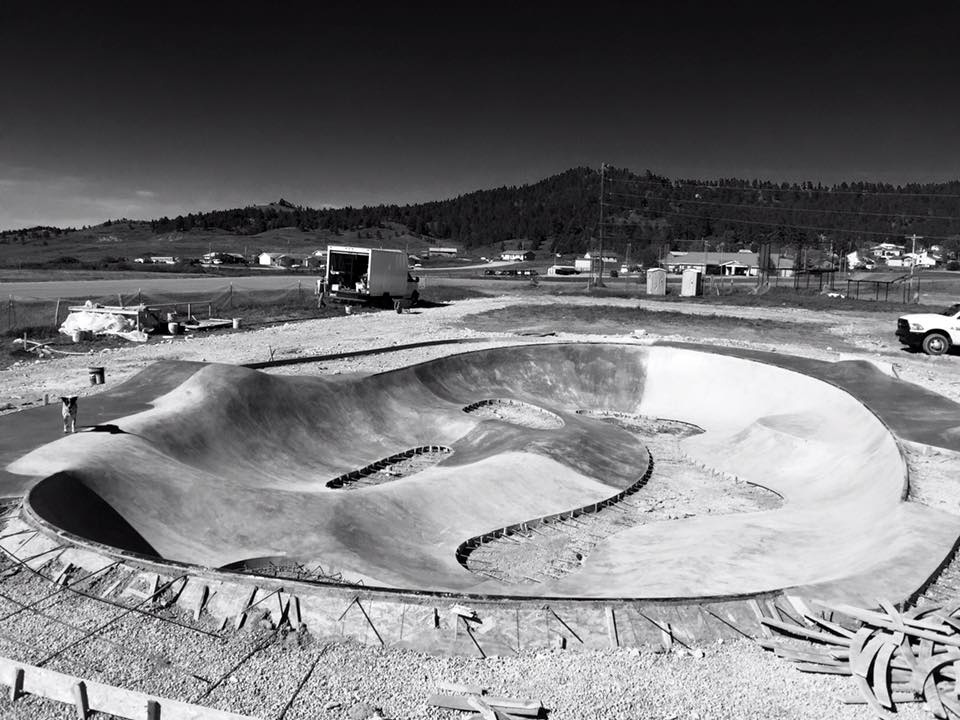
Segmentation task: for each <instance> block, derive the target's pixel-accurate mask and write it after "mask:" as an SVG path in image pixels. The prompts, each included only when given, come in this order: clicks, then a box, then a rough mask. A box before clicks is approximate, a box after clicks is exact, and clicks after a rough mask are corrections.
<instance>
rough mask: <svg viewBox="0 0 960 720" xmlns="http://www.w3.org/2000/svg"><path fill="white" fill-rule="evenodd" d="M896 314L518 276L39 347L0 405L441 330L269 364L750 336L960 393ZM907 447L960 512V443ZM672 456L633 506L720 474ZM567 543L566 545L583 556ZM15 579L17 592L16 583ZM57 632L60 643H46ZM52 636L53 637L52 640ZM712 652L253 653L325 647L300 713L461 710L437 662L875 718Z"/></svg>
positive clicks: (634, 702) (385, 362)
mask: <svg viewBox="0 0 960 720" xmlns="http://www.w3.org/2000/svg"><path fill="white" fill-rule="evenodd" d="M895 326H896V315H895V314H890V315H887V314H882V313H858V314H853V313H848V312H844V311H842V310H840V309H838V310H829V311H824V310H804V309H798V308H791V307H750V306H742V305H741V306H729V307H725V306H722V305H717V304H710V305H701V304H697V303H671V304H669V305H666V306H665V305H663V304H660V303H657V302H654V301H646V300H639V301H638V300H633V299H631V300H617V299H602V300H600V299H592V298H587V297H570V296H566V297H556V296H550V295H542V296H538V295H533V294H531V293H529V292H524V293H521V294H517V295H503V296H500V297H492V298H478V299H470V300H463V301H457V302H452V303H449V304H446V305H443V306H439V307H433V308H427V309H418V310H414V311H413V312H409V313H403V314H399V315H398V314H396V313H393V312H382V313H370V314H362V315H349V316H348V315H342V316H337V317H331V318H326V319H318V320H309V321H303V322H296V323H288V324H281V325H275V326H271V327H267V328H262V329H256V330H239V331H231V332H223V333H218V334H216V335H207V336H202V335H198V336H188V337H186V338H177V339H172V340H156V341H154V340H151V341H150V342H148V343H146V344H143V345H133V344H131V345H128V346H124V347H119V348H105V349H103V350H102V351H99V350H95V351H93V352H90V353H85V354H80V355H70V356H60V357H56V358H53V359H44V360H36V361H34V360H31V359H27V360H24V361H21V362H19V363H17V364H15V365H13V366H12V367H10V368H8V369H6V370H2V371H0V409H3V411H4V412H15V411H17V410H20V409H24V408H27V407H31V406H34V405H36V404H38V403H42V402H43V397H44V395H45V394H46V395H48V396H50V397H53V398H55V397H56V396H58V395H61V394H78V395H80V396H81V400H80V417H79V423H80V424H81V425H82V424H83V421H84V415H83V397H84V396H89V395H91V394H93V393H97V392H101V391H103V390H104V389H109V388H111V387H113V386H115V385H116V384H118V383H120V382H122V381H123V380H125V379H127V378H129V377H131V376H132V375H134V374H135V373H137V372H139V371H141V370H143V369H144V368H147V367H148V366H149V365H150V364H151V363H153V362H156V361H158V360H164V359H176V360H200V361H207V362H226V363H247V362H258V361H265V360H269V359H271V358H274V359H281V358H294V357H307V356H315V355H326V354H333V353H344V352H348V351H355V350H363V349H370V348H376V347H384V346H392V345H403V344H407V343H413V342H418V341H435V340H444V339H451V340H468V341H472V342H471V343H470V344H468V345H441V346H433V347H419V348H414V349H408V350H402V351H398V352H394V353H388V354H382V355H371V356H367V357H355V358H344V359H335V360H325V361H319V362H308V363H305V364H297V365H289V366H283V367H277V368H273V369H271V370H269V372H271V373H275V374H340V373H349V372H360V373H374V372H380V371H383V370H388V369H391V368H395V367H400V366H404V365H407V364H411V363H415V362H421V361H425V360H428V359H431V358H435V357H438V356H442V355H445V354H449V353H454V352H461V351H464V350H472V349H480V348H482V347H488V346H498V345H505V344H516V343H528V342H555V341H557V340H591V341H598V340H613V341H617V340H629V341H631V342H637V341H639V342H645V341H648V340H655V339H669V340H677V341H691V342H702V343H707V344H713V345H721V346H736V347H744V348H754V349H758V350H767V351H774V352H781V353H788V354H793V355H801V356H806V357H811V358H817V359H822V360H841V359H860V360H868V361H871V362H873V363H875V364H876V365H877V366H878V367H879V368H881V369H882V370H883V371H885V372H888V373H891V374H894V375H896V376H898V377H900V378H901V379H903V380H905V381H908V382H912V383H916V384H918V385H920V386H923V387H925V388H927V389H929V390H933V391H935V392H937V393H940V394H942V395H944V396H947V397H949V398H951V399H953V400H957V401H960V356H957V355H947V356H943V357H938V358H931V357H927V356H925V355H919V354H913V353H909V352H906V351H904V350H902V349H901V347H900V346H899V344H898V342H897V339H896V338H895V337H894V334H893V333H894V330H895ZM90 366H104V367H105V368H106V377H107V384H106V385H104V386H90V385H89V384H88V372H87V368H88V367H90ZM659 452H660V453H661V457H662V458H663V459H664V460H666V459H667V457H669V456H668V454H667V450H666V449H660V450H659ZM907 457H908V461H909V463H910V469H911V472H912V474H913V482H914V488H915V496H914V497H913V499H915V500H916V501H918V502H924V503H927V504H930V505H932V506H934V507H938V508H941V509H944V510H946V511H948V512H958V509H960V488H958V487H957V485H956V483H955V481H954V478H953V475H954V472H953V469H954V468H956V464H955V461H956V460H957V457H956V454H955V453H947V452H942V451H937V452H933V451H931V450H929V449H928V448H926V446H910V447H908V448H907ZM671 459H673V460H675V462H676V463H677V476H678V477H680V478H684V479H685V480H684V483H683V484H678V485H676V486H674V487H666V486H664V487H662V488H659V489H658V488H656V487H651V488H650V491H651V492H652V493H654V495H652V496H651V497H652V500H651V501H650V503H647V504H641V503H640V502H639V498H640V497H641V496H642V493H641V494H640V495H637V496H634V497H635V498H637V500H635V501H633V502H636V507H633V508H629V511H630V512H631V513H636V514H637V515H639V514H641V513H642V514H651V515H658V516H664V517H666V516H669V515H675V514H678V513H683V512H687V510H686V509H685V506H686V505H687V504H688V503H686V502H685V501H684V497H685V496H688V495H692V494H697V493H699V492H701V491H702V490H703V487H704V486H705V484H706V483H708V482H709V478H707V477H704V476H702V475H699V474H696V473H693V472H692V471H690V470H689V469H688V468H685V467H684V466H683V464H682V458H679V457H678V458H671ZM718 482H719V483H720V484H718V485H717V486H716V488H715V490H716V492H715V494H714V495H713V496H712V497H713V498H714V499H716V500H717V502H720V499H721V497H722V498H723V501H724V502H725V503H726V505H723V506H720V507H718V508H717V509H716V511H719V512H739V511H743V510H744V509H748V508H762V507H765V506H767V504H768V503H770V502H775V501H776V500H775V499H771V498H769V497H766V496H765V495H764V494H763V493H756V492H754V491H752V490H751V489H750V488H742V487H735V486H733V484H732V483H730V482H726V483H725V484H724V483H722V482H721V481H718ZM651 503H652V504H651ZM598 522H600V523H601V524H603V523H610V528H609V529H610V530H613V529H615V524H618V523H619V522H622V519H621V520H616V521H615V520H612V519H601V520H599V521H598ZM607 530H608V528H606V527H600V526H598V527H597V528H592V529H591V532H595V533H596V534H597V535H601V534H603V533H604V532H606V531H607ZM575 539H576V538H570V537H569V536H564V537H558V538H557V539H556V540H557V542H558V543H560V544H561V545H563V548H564V549H565V551H566V550H571V551H572V552H579V550H576V551H573V548H576V547H579V546H578V545H576V543H575V542H574V540H575ZM572 552H571V559H573V560H575V557H576V556H575V554H572ZM510 569H512V570H513V571H514V572H515V573H516V574H517V575H525V574H527V571H528V570H529V571H531V572H538V571H543V570H545V569H548V568H547V567H546V565H544V564H543V563H542V562H541V560H540V559H539V557H532V556H531V557H529V558H525V559H524V562H523V563H520V564H519V565H518V566H516V567H513V568H510ZM551 572H552V570H551ZM517 579H520V578H517ZM958 582H960V581H958ZM6 587H7V583H6V582H5V583H4V584H3V585H0V588H6ZM8 590H10V591H11V592H12V591H13V589H12V588H8ZM30 590H31V592H41V591H42V589H33V588H31V589H30ZM24 593H26V589H25V590H24ZM13 607H14V608H15V607H16V606H13ZM84 612H85V611H84ZM96 613H97V610H96V609H94V610H91V611H90V616H89V618H87V616H86V615H85V614H83V612H80V611H77V612H75V613H74V615H76V618H75V619H76V621H77V622H80V619H83V620H84V621H86V620H89V622H90V623H95V622H97V617H98V616H97V614H96ZM158 632H159V631H158ZM25 641H26V640H25ZM59 642H62V640H59ZM157 642H160V641H157ZM163 642H166V640H164V641H163ZM161 645H162V643H161ZM228 645H229V648H230V649H231V653H234V654H235V653H236V652H240V651H241V650H242V649H243V647H245V646H243V645H242V642H241V640H237V641H235V642H231V643H229V644H228ZM174 646H176V647H174ZM50 647H55V645H54V644H53V642H52V641H51V644H50ZM158 647H159V645H158ZM178 647H179V648H181V649H182V648H183V644H182V643H180V644H179V645H178V644H177V643H173V645H172V646H171V649H170V651H169V655H170V657H171V658H174V661H175V662H179V663H181V664H183V663H184V662H186V660H187V659H188V658H187V657H186V656H183V657H181V655H182V653H181V651H180V650H178V649H177V648H178ZM21 649H22V648H20V649H18V647H15V646H10V647H9V648H7V649H6V650H5V652H6V653H8V654H10V655H12V656H17V655H18V653H19V652H20V651H21ZM42 649H46V645H44V648H42ZM705 650H706V653H705V656H704V655H703V654H702V653H701V654H700V655H694V656H689V655H684V654H683V653H680V654H669V655H661V654H656V655H655V654H652V653H649V654H648V653H646V652H641V653H639V654H637V651H634V650H618V651H610V652H605V653H559V652H543V653H537V654H533V655H523V656H518V657H515V658H499V657H491V658H486V659H478V658H427V657H424V656H421V655H418V654H414V653H409V652H405V651H398V650H391V649H380V648H369V647H365V646H360V645H357V644H354V643H349V642H337V643H335V644H331V645H327V644H325V643H318V644H317V645H315V646H314V647H313V649H312V650H306V651H304V650H302V649H290V648H288V647H284V646H281V645H280V644H277V645H275V646H274V645H271V646H269V647H268V648H267V650H265V651H264V652H263V654H262V656H257V657H256V658H255V660H254V661H251V662H250V664H249V665H248V666H245V668H246V670H248V671H249V672H251V673H252V672H257V673H260V674H261V675H260V676H259V677H262V678H268V677H270V676H271V674H275V673H276V672H277V668H278V667H281V666H282V667H283V668H284V669H283V670H282V672H283V673H284V680H285V681H287V680H290V678H297V677H300V676H301V674H302V673H303V672H305V670H304V668H306V667H308V666H309V663H311V662H314V660H315V659H316V656H318V655H319V654H320V653H321V652H322V653H324V655H323V658H322V659H321V660H319V661H318V662H319V665H315V667H316V668H317V670H316V673H315V674H314V676H313V678H314V679H313V680H311V682H310V684H309V685H308V686H307V687H306V688H305V690H304V697H303V703H302V704H301V703H299V702H298V706H297V707H296V708H293V709H291V712H290V713H289V714H288V717H298V718H299V717H304V718H306V717H310V718H319V717H324V718H343V717H348V716H349V717H352V716H353V715H348V711H350V710H352V708H353V707H355V706H356V705H357V704H358V703H359V702H360V701H361V700H363V701H365V702H370V703H372V704H374V705H376V706H381V707H383V708H384V710H385V713H386V714H387V716H388V717H395V718H401V717H422V718H447V717H453V715H452V714H451V713H448V712H441V711H436V710H431V709H429V708H427V706H426V705H425V700H424V699H425V697H426V695H427V694H429V692H431V691H432V684H431V679H433V678H442V679H445V680H448V681H457V682H468V683H480V684H483V685H485V686H489V687H493V688H495V689H496V690H497V691H498V692H500V693H502V694H507V695H514V696H524V695H533V696H536V697H538V698H540V699H542V700H543V701H544V702H545V703H546V704H547V705H548V706H549V707H552V708H553V710H554V712H552V713H551V715H550V717H552V718H583V717H598V718H611V719H612V718H639V717H649V718H662V719H663V720H667V718H673V719H676V718H680V717H684V718H761V717H763V718H770V717H778V718H811V719H812V718H823V717H835V718H856V719H859V720H866V719H867V718H870V717H872V715H871V713H870V711H869V710H868V709H867V708H866V706H862V705H843V704H841V703H840V700H839V698H840V697H841V696H842V695H848V696H849V695H856V689H855V686H854V685H853V683H852V681H850V680H849V678H839V677H829V676H816V675H809V674H804V673H800V672H798V671H796V670H795V668H793V667H792V666H790V665H789V664H787V663H784V662H782V661H779V660H777V659H776V658H774V657H773V656H771V655H769V654H765V653H763V652H762V651H761V650H760V649H759V648H758V647H757V646H756V645H755V644H752V643H750V642H748V641H743V642H738V643H730V644H727V645H723V646H716V647H710V648H705ZM187 652H193V649H192V648H187ZM178 653H180V654H179V655H178ZM228 655H229V656H230V657H232V655H230V653H225V654H224V655H223V657H222V658H220V657H219V656H218V658H217V660H216V662H217V663H218V665H217V667H218V668H219V667H220V665H223V666H225V667H228V666H229V665H230V662H229V657H228ZM109 657H110V654H109V653H104V654H103V655H102V656H100V657H99V658H98V659H97V660H96V663H94V664H95V665H96V664H97V663H99V664H100V665H102V666H104V670H103V677H104V679H105V680H107V681H110V682H117V683H118V684H122V682H123V681H122V679H119V678H120V675H117V678H118V679H115V678H114V674H113V673H114V669H113V666H114V665H116V666H117V668H118V669H117V670H116V672H118V673H119V672H120V669H122V668H121V665H122V663H121V660H122V658H117V662H112V661H110V660H109ZM284 658H288V660H284ZM261 660H262V662H261ZM90 662H92V661H90ZM85 663H86V664H85ZM284 663H286V664H284ZM89 664H90V663H89V662H87V661H86V660H84V659H83V658H80V659H78V660H76V664H70V665H69V667H65V669H67V670H69V671H71V672H75V673H77V674H83V673H84V672H87V671H88V670H89V668H87V665H89ZM293 665H295V666H296V667H293ZM171 667H172V666H171ZM191 682H193V681H191ZM231 682H232V681H231ZM288 684H289V683H288ZM268 685H270V687H266V685H265V686H264V689H262V690H258V692H262V697H260V698H258V699H252V700H249V702H247V701H246V700H243V696H242V694H241V692H240V690H241V689H242V688H244V687H247V685H246V684H244V683H239V684H236V685H233V684H230V685H227V684H224V685H223V686H222V687H223V688H230V692H231V694H230V696H229V698H225V699H222V700H220V699H218V698H216V697H214V696H213V695H211V696H210V699H211V700H213V701H215V704H217V705H221V704H224V706H225V705H229V706H230V707H231V708H236V709H238V710H242V711H244V712H247V713H252V714H259V715H260V716H262V717H274V716H276V710H277V708H278V707H280V706H282V701H283V700H285V699H286V697H288V696H289V693H288V694H287V695H285V696H283V697H282V698H280V699H279V700H278V699H277V698H278V697H279V696H278V695H277V692H278V691H277V690H276V688H274V689H271V688H272V687H273V685H272V684H269V683H268ZM314 686H316V687H314ZM160 689H161V690H162V691H163V692H164V693H166V694H169V695H176V694H177V692H178V690H177V684H176V683H175V682H173V681H171V682H170V684H169V685H166V684H165V685H164V686H163V687H162V688H160ZM189 695H190V693H186V695H185V699H189ZM227 700H229V702H227ZM241 700H243V701H241ZM68 710H69V708H66V707H65V706H57V705H55V704H51V703H47V702H40V701H36V700H35V699H29V700H28V701H26V702H25V703H22V704H20V705H18V706H17V707H14V706H12V705H11V704H9V703H8V702H7V701H6V700H5V699H4V700H0V714H2V715H3V716H4V717H11V718H27V717H29V718H47V717H50V718H53V717H66V713H67V711H68ZM900 715H902V716H903V717H906V718H920V717H928V716H929V715H928V714H927V713H926V712H925V711H924V710H923V708H922V707H920V706H917V705H913V706H905V707H903V710H902V712H901V713H900ZM356 716H357V717H359V716H360V715H359V714H357V715H356Z"/></svg>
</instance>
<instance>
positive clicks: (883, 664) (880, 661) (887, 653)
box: [872, 644, 897, 710]
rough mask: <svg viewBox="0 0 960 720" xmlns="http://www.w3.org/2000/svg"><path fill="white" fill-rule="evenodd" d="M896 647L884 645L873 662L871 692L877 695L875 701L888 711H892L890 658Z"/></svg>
mask: <svg viewBox="0 0 960 720" xmlns="http://www.w3.org/2000/svg"><path fill="white" fill-rule="evenodd" d="M896 649H897V648H896V646H894V645H890V644H885V645H884V646H883V647H881V648H880V652H878V653H877V657H876V660H874V661H873V676H872V679H873V682H872V686H873V691H874V692H875V693H876V695H877V700H879V701H880V704H881V705H883V707H885V708H887V709H888V710H893V709H894V708H893V700H892V699H891V698H890V684H889V683H890V679H889V678H890V675H889V673H890V658H891V657H892V656H893V651H894V650H896Z"/></svg>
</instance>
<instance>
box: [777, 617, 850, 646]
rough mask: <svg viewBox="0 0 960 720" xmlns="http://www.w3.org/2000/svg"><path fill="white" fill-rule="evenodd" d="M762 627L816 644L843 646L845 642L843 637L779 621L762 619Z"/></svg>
mask: <svg viewBox="0 0 960 720" xmlns="http://www.w3.org/2000/svg"><path fill="white" fill-rule="evenodd" d="M760 622H761V623H763V624H764V625H766V626H768V627H771V628H773V629H774V630H779V631H780V632H782V633H783V634H785V635H791V636H793V637H798V638H803V639H804V640H813V641H816V642H822V643H827V644H828V645H845V644H846V640H845V638H843V637H838V636H837V635H832V634H827V633H822V632H818V631H816V630H811V629H810V628H808V627H806V626H804V625H795V624H793V623H786V622H782V621H780V620H774V619H773V618H764V619H763V620H761V621H760Z"/></svg>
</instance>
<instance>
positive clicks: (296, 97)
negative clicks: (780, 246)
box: [0, 0, 960, 228]
mask: <svg viewBox="0 0 960 720" xmlns="http://www.w3.org/2000/svg"><path fill="white" fill-rule="evenodd" d="M645 5H648V4H647V3H624V4H616V3H606V2H586V3H581V4H579V5H570V4H559V3H556V4H553V3H551V4H548V3H542V4H541V3H520V2H515V3H509V4H508V3H496V2H473V3H454V2H446V3H439V2H437V3H416V2H414V3H401V2H395V3H392V4H390V5H385V6H383V7H380V6H379V5H378V4H366V3H363V2H354V3H342V4H338V3H332V2H329V3H328V2H315V3H286V4H281V3H266V2H264V3H262V4H257V3H251V2H242V1H240V0H237V1H234V2H223V3H218V2H199V1H198V2H192V3H180V2H157V3H150V4H147V3H135V2H122V3H121V2H96V1H93V2H66V1H64V2H36V1H35V0H5V2H3V3H2V4H0V228H10V227H21V226H29V225H35V224H57V225H64V224H74V225H79V224H88V223H90V224H92V223H97V222H101V221H103V220H104V219H106V218H117V217H121V216H124V217H134V218H149V217H156V216H160V215H164V214H167V215H174V214H177V213H179V212H184V211H189V210H199V209H214V208H222V207H227V206H238V205H245V204H252V203H259V202H268V201H270V200H275V199H277V198H279V197H281V196H282V197H284V198H286V199H287V200H290V201H292V202H295V203H299V204H304V205H310V206H315V207H319V206H322V205H345V204H353V205H360V204H375V203H381V202H397V203H405V202H416V201H420V200H431V199H438V198H442V197H448V196H451V195H456V194H459V193H463V192H469V191H471V190H475V189H479V188H483V187H494V186H498V185H503V184H516V183H522V182H529V181H535V180H537V179H540V178H542V177H545V176H547V175H550V174H552V173H555V172H559V171H562V170H564V169H567V168H569V167H572V166H576V165H589V166H592V167H599V165H600V163H601V162H607V163H609V164H613V165H616V166H618V167H629V168H631V169H633V170H638V171H642V170H644V169H650V170H652V171H654V172H658V173H662V174H665V175H668V176H670V177H685V178H687V177H698V178H716V177H741V178H753V177H760V178H766V179H772V180H807V179H809V180H813V181H823V182H834V181H840V180H862V179H866V180H882V181H889V182H897V183H902V182H907V181H911V180H919V181H926V180H946V179H956V178H958V177H960V9H958V5H960V4H958V3H955V2H942V3H940V4H939V5H938V6H937V7H936V9H924V8H923V6H922V5H921V4H919V3H901V4H900V5H899V6H892V7H894V8H895V12H891V13H889V14H885V13H884V12H882V11H881V8H883V7H887V6H886V5H885V4H880V3H870V4H867V3H853V2H848V3H840V2H835V3H818V2H809V1H805V2H792V3H788V2H779V1H773V0H771V1H770V2H765V3H737V2H727V1H725V0H716V1H715V2H710V3H707V2H702V3H692V2H676V1H675V0H674V1H671V0H662V1H661V2H659V3H649V5H650V7H645ZM930 7H934V6H933V5H931V6H930Z"/></svg>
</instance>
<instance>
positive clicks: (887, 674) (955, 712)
mask: <svg viewBox="0 0 960 720" xmlns="http://www.w3.org/2000/svg"><path fill="white" fill-rule="evenodd" d="M877 602H878V605H879V610H865V609H862V608H856V607H852V606H849V605H830V604H826V603H815V604H816V605H817V606H819V607H821V608H822V610H823V612H813V611H809V612H804V613H803V620H805V621H806V622H800V621H793V622H784V621H782V620H774V619H771V618H766V619H764V620H763V621H762V622H763V624H764V625H765V626H767V627H768V628H770V629H772V630H775V631H776V632H777V633H779V634H780V635H781V636H783V637H773V638H769V639H766V640H764V641H762V643H761V644H762V645H763V646H764V647H765V648H766V649H768V650H772V651H773V652H774V653H776V655H777V656H778V657H781V658H783V659H785V660H790V661H792V662H795V663H797V667H798V669H799V670H801V671H803V672H819V673H832V674H837V675H850V676H852V677H853V679H854V681H855V682H856V684H857V687H858V689H859V690H860V697H855V698H845V699H844V702H847V703H858V702H860V703H866V704H868V705H869V706H870V707H871V708H872V709H873V710H874V712H875V713H876V714H877V716H878V717H880V718H885V719H886V718H891V719H892V718H894V717H895V715H894V712H896V706H897V704H899V703H921V702H922V703H926V705H927V707H928V708H929V709H930V711H931V712H932V713H933V715H934V716H935V717H937V718H941V719H943V720H945V719H946V718H958V717H960V695H958V691H960V684H958V682H957V681H958V678H960V632H958V631H960V602H954V603H952V604H950V605H927V606H925V607H920V608H914V609H912V610H908V611H902V610H900V609H898V608H897V607H895V606H894V605H893V604H892V603H890V602H888V601H885V600H878V601H877ZM797 641H804V642H797ZM811 643H812V646H811V645H810V644H811Z"/></svg>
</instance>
